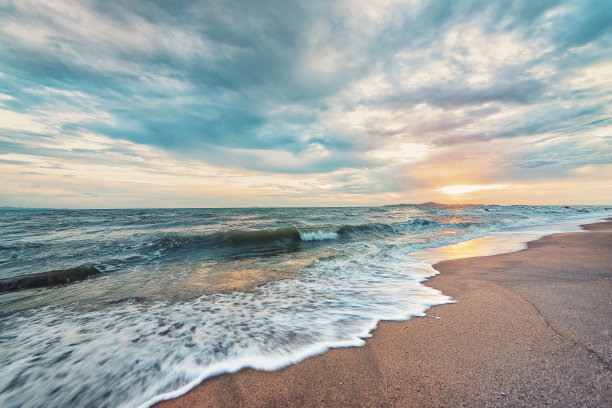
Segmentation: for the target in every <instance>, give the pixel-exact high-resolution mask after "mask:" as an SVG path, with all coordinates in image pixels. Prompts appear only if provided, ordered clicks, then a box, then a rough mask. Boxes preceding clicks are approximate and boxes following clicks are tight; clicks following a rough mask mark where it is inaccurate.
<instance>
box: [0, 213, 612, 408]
mask: <svg viewBox="0 0 612 408" xmlns="http://www.w3.org/2000/svg"><path fill="white" fill-rule="evenodd" d="M611 213H612V211H611V210H610V209H609V208H604V207H596V206H588V207H585V206H573V207H560V206H558V207H557V206H552V207H530V206H509V207H500V206H474V207H440V206H428V205H414V206H413V205H410V206H391V207H365V208H283V209H278V208H274V209H262V208H257V209H163V210H45V211H0V369H1V370H2V376H0V406H3V407H19V406H30V407H43V406H89V405H91V406H100V407H103V406H109V407H115V406H129V407H131V406H147V405H150V404H151V403H153V402H155V401H157V400H159V399H160V398H164V397H168V396H174V395H180V394H181V393H183V392H185V391H186V390H188V389H189V388H190V387H192V386H193V385H195V384H197V383H198V382H199V381H201V380H202V379H204V378H206V377H209V376H212V375H215V374H219V373H223V372H229V371H235V370H238V369H240V368H243V367H247V366H250V367H256V368H262V369H277V368H280V367H283V366H285V365H288V364H291V363H293V362H297V361H299V360H301V359H303V358H305V357H307V356H310V355H313V354H317V353H320V352H323V351H325V350H326V349H328V348H330V347H339V346H358V345H361V344H363V339H364V338H365V337H368V336H369V332H370V331H371V330H372V329H373V328H374V327H375V326H376V324H377V322H378V321H380V320H382V319H385V320H401V319H408V318H410V317H411V316H422V315H423V314H424V313H425V311H426V310H427V308H428V307H430V306H432V305H438V304H443V303H447V302H450V301H452V300H451V299H450V298H449V297H447V296H445V295H444V294H442V293H440V292H438V291H437V290H434V289H431V288H429V287H427V286H424V285H423V281H424V280H426V279H427V278H428V277H430V276H432V275H434V274H435V273H436V272H435V270H434V269H433V268H432V267H431V265H430V264H429V263H427V262H426V261H427V260H430V261H431V260H433V259H434V258H435V257H433V258H432V257H431V256H430V258H427V257H423V256H417V254H419V253H420V254H423V253H429V254H430V255H431V253H433V252H431V251H435V248H441V247H445V248H446V247H449V245H452V244H457V243H463V242H465V241H468V240H472V239H478V238H482V237H495V236H504V237H506V238H507V237H508V236H516V237H520V239H519V240H525V238H524V236H525V235H526V234H527V235H529V234H531V236H535V235H538V234H540V235H543V234H546V233H552V232H555V231H557V230H559V231H561V230H564V228H565V229H567V228H568V226H570V227H571V228H574V229H575V228H576V226H577V225H579V224H580V223H581V222H585V221H595V220H597V219H601V218H603V217H605V216H609V215H610V214H611ZM507 241H508V240H507V239H506V241H504V242H505V244H504V245H506V246H504V245H502V246H500V247H499V248H493V249H492V251H493V252H495V251H498V252H499V251H503V250H504V248H506V249H505V250H509V249H508V248H510V247H508V246H507V244H508V242H507ZM516 242H517V240H516V239H515V240H514V241H513V245H516ZM489 246H491V245H489ZM417 251H418V252H417ZM427 251H430V252H427ZM442 253H443V252H442ZM438 259H441V258H440V253H438V255H437V258H435V260H438Z"/></svg>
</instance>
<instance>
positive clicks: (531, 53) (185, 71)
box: [0, 0, 612, 208]
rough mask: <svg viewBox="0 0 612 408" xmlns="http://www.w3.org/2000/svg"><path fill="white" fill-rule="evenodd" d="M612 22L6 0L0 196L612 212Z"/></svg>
mask: <svg viewBox="0 0 612 408" xmlns="http://www.w3.org/2000/svg"><path fill="white" fill-rule="evenodd" d="M611 21H612V7H611V6H610V3H609V2H606V1H601V0H599V1H565V2H564V1H533V0H530V1H493V2H491V1H401V2H400V1H379V2H375V1H337V2H328V1H321V2H319V1H297V2H292V1H227V0H225V1H177V2H169V1H126V2H114V1H110V2H109V1H4V2H0V33H1V34H0V169H1V171H0V182H1V183H2V184H3V186H4V187H3V189H2V190H3V191H0V201H1V202H0V204H4V205H19V206H44V207H48V206H62V207H85V208H92V207H174V206H178V207H183V206H188V207H201V206H250V205H367V204H389V203H396V202H419V201H429V200H436V201H445V202H468V201H480V202H490V203H501V204H509V203H531V204H541V203H551V204H555V203H558V204H564V203H612V182H611V181H610V180H612V131H611V130H612V126H611V121H612V120H611V112H612V102H611V96H610V95H612V23H611ZM466 185H467V186H471V187H466V188H464V189H461V188H454V189H452V188H451V189H449V188H446V189H444V188H445V187H449V186H450V187H452V186H466ZM449 191H450V192H452V193H449Z"/></svg>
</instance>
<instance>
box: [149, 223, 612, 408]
mask: <svg viewBox="0 0 612 408" xmlns="http://www.w3.org/2000/svg"><path fill="white" fill-rule="evenodd" d="M585 229H588V230H589V232H582V233H568V234H556V235H552V236H549V237H545V238H543V239H541V240H538V241H534V242H531V243H529V246H528V249H526V250H523V251H520V252H514V253H509V254H502V255H495V256H489V257H480V258H468V259H461V260H454V261H445V262H440V263H438V264H436V265H435V268H436V269H438V270H439V271H440V272H441V274H440V275H438V276H435V277H433V278H432V279H430V280H429V281H428V282H427V285H428V286H431V287H434V288H437V289H440V290H441V291H442V292H443V293H444V294H447V295H450V296H452V297H453V298H454V299H455V300H457V301H458V303H456V304H450V305H443V306H437V307H434V308H431V309H430V310H429V311H428V317H422V318H413V319H411V320H409V321H405V322H381V323H380V324H379V325H378V328H377V329H376V330H375V331H374V332H373V336H372V338H370V339H368V340H367V344H366V346H364V347H360V348H341V349H334V350H330V351H328V352H326V353H325V354H322V355H320V356H316V357H312V358H309V359H306V360H304V361H302V362H300V363H298V364H295V365H292V366H289V367H287V368H285V369H283V370H280V371H277V372H264V371H258V370H253V369H245V370H242V371H240V372H238V373H235V374H225V375H221V376H218V377H214V378H211V379H208V380H206V381H204V382H203V383H202V384H200V385H199V386H197V387H196V388H194V389H193V390H191V391H190V392H189V393H187V394H185V395H183V396H181V397H179V398H176V399H173V400H169V401H163V402H162V403H160V404H158V405H156V406H158V407H304V406H310V407H312V406H332V407H358V406H360V407H411V406H414V407H444V406H479V407H481V406H511V407H515V406H525V407H531V406H567V407H570V406H589V407H604V406H612V337H611V335H612V333H611V327H612V222H607V223H597V224H591V225H588V226H586V227H585ZM436 317H439V319H438V318H436Z"/></svg>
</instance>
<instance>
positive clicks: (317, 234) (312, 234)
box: [300, 230, 338, 241]
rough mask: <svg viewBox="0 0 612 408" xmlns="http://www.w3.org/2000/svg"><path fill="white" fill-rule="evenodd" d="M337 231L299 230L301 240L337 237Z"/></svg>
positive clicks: (322, 239)
mask: <svg viewBox="0 0 612 408" xmlns="http://www.w3.org/2000/svg"><path fill="white" fill-rule="evenodd" d="M337 238H338V233H337V232H334V231H321V230H318V231H300V239H301V240H302V241H324V240H326V239H337Z"/></svg>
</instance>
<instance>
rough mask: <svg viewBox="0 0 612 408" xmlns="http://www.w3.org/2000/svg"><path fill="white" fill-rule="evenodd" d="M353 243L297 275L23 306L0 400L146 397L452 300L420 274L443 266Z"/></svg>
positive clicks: (129, 401) (103, 402) (328, 343)
mask: <svg viewBox="0 0 612 408" xmlns="http://www.w3.org/2000/svg"><path fill="white" fill-rule="evenodd" d="M357 246H359V248H357V247H355V248H353V249H352V251H354V252H353V253H355V254H358V255H355V256H352V257H334V258H332V259H324V260H319V261H316V262H315V263H314V264H312V265H311V266H309V267H307V268H305V269H304V270H303V271H302V272H301V274H300V276H299V277H298V278H296V279H285V280H280V281H275V282H271V283H268V284H265V285H262V286H259V287H256V288H255V289H254V290H252V291H249V292H235V293H216V294H210V295H205V296H200V297H198V298H196V299H193V300H191V301H184V302H178V303H173V304H172V303H166V302H157V303H153V304H148V303H147V302H144V303H143V302H139V301H137V300H134V301H128V302H124V303H123V304H120V305H117V306H114V307H108V308H105V309H103V310H94V311H89V312H86V313H83V312H78V311H77V310H70V309H69V308H62V309H61V310H58V309H52V308H45V309H40V310H30V311H28V312H23V313H18V314H16V315H14V316H13V317H12V319H11V320H4V321H2V323H1V329H2V335H1V340H2V343H3V347H2V349H1V350H0V361H2V363H3V364H2V365H3V375H2V378H1V379H0V389H5V390H6V391H4V392H3V393H2V394H0V405H2V406H3V407H19V406H26V405H27V406H30V407H43V406H66V405H75V406H86V405H91V404H93V405H96V406H143V407H145V406H148V405H150V404H152V403H154V402H155V401H158V400H161V399H164V398H169V397H172V396H176V395H179V394H180V393H183V392H185V391H186V390H188V389H189V388H191V387H193V386H194V385H196V384H197V383H198V382H200V381H201V380H203V379H204V378H206V377H209V376H212V375H215V374H219V373H222V372H232V371H236V370H239V369H241V368H243V367H253V368H258V369H264V370H274V369H278V368H281V367H284V366H286V365H288V364H291V363H294V362H297V361H300V360H302V359H304V358H306V357H308V356H311V355H315V354H319V353H321V352H323V351H325V350H327V349H329V348H332V347H344V346H359V345H362V344H363V339H364V338H366V337H369V335H370V334H369V333H370V331H371V330H372V329H373V328H374V327H375V326H376V324H377V322H378V321H379V320H382V319H385V320H404V319H408V318H410V317H411V316H422V315H423V314H424V313H425V310H426V309H427V308H428V307H430V306H432V305H438V304H443V303H447V302H450V301H451V299H450V298H449V297H448V296H444V295H442V294H441V293H440V292H438V291H437V290H435V289H432V288H429V287H426V286H424V285H422V283H421V282H422V281H423V280H424V279H426V278H427V277H428V276H431V275H434V274H435V273H436V272H435V271H434V270H433V269H432V268H431V267H430V266H429V265H428V264H426V263H423V262H418V261H414V260H411V259H408V258H405V257H403V256H402V255H399V254H396V255H395V256H391V255H388V254H387V255H381V254H379V253H378V251H377V250H376V247H374V246H371V245H367V244H360V245H357ZM60 316H61V317H60ZM25 322H27V325H25V324H24V323H25ZM41 366H48V367H53V369H49V370H40V367H41ZM26 378H27V381H26V380H25V379H26ZM15 379H17V380H15ZM20 379H23V380H20ZM100 379H103V382H104V387H100V386H99V381H100ZM9 381H11V383H10V384H9ZM32 388H34V389H36V390H37V393H36V395H34V396H32V395H31V393H28V392H25V391H26V390H27V389H32Z"/></svg>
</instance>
